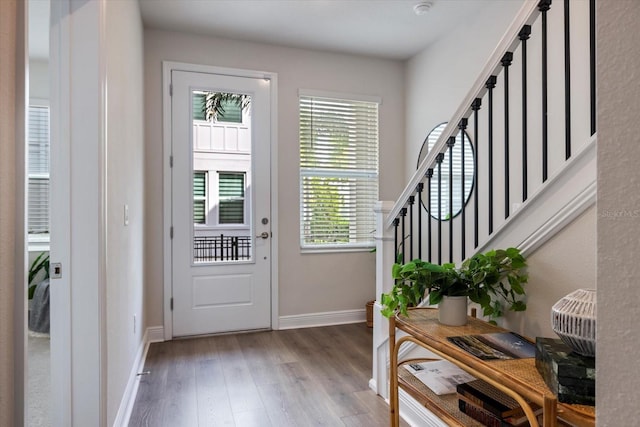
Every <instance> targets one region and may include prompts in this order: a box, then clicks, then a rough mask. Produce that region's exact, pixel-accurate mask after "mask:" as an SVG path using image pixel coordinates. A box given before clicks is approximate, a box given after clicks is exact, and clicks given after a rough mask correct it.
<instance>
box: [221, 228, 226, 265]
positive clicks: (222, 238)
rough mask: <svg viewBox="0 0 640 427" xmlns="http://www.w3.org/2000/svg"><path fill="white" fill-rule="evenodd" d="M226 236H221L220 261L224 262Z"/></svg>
mask: <svg viewBox="0 0 640 427" xmlns="http://www.w3.org/2000/svg"><path fill="white" fill-rule="evenodd" d="M224 246H225V245H224V234H221V235H220V261H224Z"/></svg>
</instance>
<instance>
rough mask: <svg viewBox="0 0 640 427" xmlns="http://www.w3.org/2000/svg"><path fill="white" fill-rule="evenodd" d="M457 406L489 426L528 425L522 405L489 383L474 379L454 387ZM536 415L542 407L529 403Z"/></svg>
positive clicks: (515, 426) (516, 426) (509, 426)
mask: <svg viewBox="0 0 640 427" xmlns="http://www.w3.org/2000/svg"><path fill="white" fill-rule="evenodd" d="M456 391H457V394H458V408H459V409H460V411H461V412H464V413H465V414H467V415H468V416H469V417H471V418H473V419H475V420H476V421H479V422H480V423H482V424H483V425H485V426H489V427H511V426H514V427H520V426H528V425H529V422H528V421H527V417H526V416H525V413H524V410H523V409H522V406H520V404H519V403H518V402H516V401H515V400H514V399H513V398H511V397H509V396H507V395H506V394H504V393H503V392H501V391H500V390H498V389H497V388H495V387H493V386H492V385H491V384H489V383H487V382H485V381H482V380H475V381H471V382H468V383H464V384H458V386H457V387H456ZM531 408H532V409H533V411H534V413H535V414H536V415H539V414H541V413H542V408H540V407H539V406H537V405H534V404H531Z"/></svg>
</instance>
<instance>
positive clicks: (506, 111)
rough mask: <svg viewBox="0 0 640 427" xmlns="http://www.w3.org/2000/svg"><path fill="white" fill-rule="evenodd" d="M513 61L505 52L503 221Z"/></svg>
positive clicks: (507, 209)
mask: <svg viewBox="0 0 640 427" xmlns="http://www.w3.org/2000/svg"><path fill="white" fill-rule="evenodd" d="M512 61H513V53H511V52H507V53H505V54H504V56H503V57H502V61H501V63H502V67H503V68H504V219H507V218H509V212H510V210H511V209H510V206H509V205H510V201H509V66H510V65H511V62H512Z"/></svg>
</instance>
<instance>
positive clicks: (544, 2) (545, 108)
mask: <svg viewBox="0 0 640 427" xmlns="http://www.w3.org/2000/svg"><path fill="white" fill-rule="evenodd" d="M550 8H551V0H541V1H540V3H538V9H540V12H541V13H542V182H545V181H546V180H547V177H548V162H547V157H548V144H549V119H548V117H547V115H548V113H549V101H548V85H547V74H548V71H547V56H548V55H547V11H548V10H549V9H550Z"/></svg>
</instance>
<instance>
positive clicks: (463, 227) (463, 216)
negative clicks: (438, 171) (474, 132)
mask: <svg viewBox="0 0 640 427" xmlns="http://www.w3.org/2000/svg"><path fill="white" fill-rule="evenodd" d="M458 129H460V134H461V135H460V137H461V143H460V162H461V163H460V165H461V168H460V214H461V217H460V245H461V251H460V254H461V256H462V258H460V259H461V260H464V259H465V258H466V257H465V246H466V245H467V243H466V234H467V216H466V212H465V205H466V201H467V199H466V197H465V192H464V189H465V185H464V184H465V182H464V138H465V133H466V129H467V119H462V120H460V123H459V124H458Z"/></svg>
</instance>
